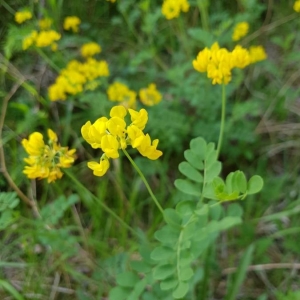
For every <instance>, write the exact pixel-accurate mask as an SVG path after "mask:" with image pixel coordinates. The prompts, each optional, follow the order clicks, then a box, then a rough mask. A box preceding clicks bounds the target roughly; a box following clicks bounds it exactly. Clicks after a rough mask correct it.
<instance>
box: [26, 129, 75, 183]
mask: <svg viewBox="0 0 300 300" xmlns="http://www.w3.org/2000/svg"><path fill="white" fill-rule="evenodd" d="M48 137H49V142H48V144H45V142H44V139H43V136H42V134H41V133H39V132H34V133H32V134H31V135H30V136H29V139H28V140H27V139H23V140H22V145H23V147H24V149H25V151H26V152H27V153H28V154H29V157H27V158H25V159H24V161H25V162H26V163H27V164H28V166H25V168H24V171H23V173H24V174H26V175H27V177H28V178H30V179H35V178H39V179H42V178H48V182H49V183H50V182H53V181H55V180H57V179H60V178H61V177H62V176H63V173H62V172H61V170H60V168H69V167H71V165H72V164H73V163H74V160H75V152H76V150H75V149H71V150H69V149H68V147H61V146H60V145H59V144H58V143H57V141H58V139H57V135H56V133H55V132H54V131H52V130H51V129H48Z"/></svg>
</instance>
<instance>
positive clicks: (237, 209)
mask: <svg viewBox="0 0 300 300" xmlns="http://www.w3.org/2000/svg"><path fill="white" fill-rule="evenodd" d="M242 215H243V209H242V207H241V205H240V204H238V203H232V204H231V205H229V207H228V210H227V216H228V217H241V216H242Z"/></svg>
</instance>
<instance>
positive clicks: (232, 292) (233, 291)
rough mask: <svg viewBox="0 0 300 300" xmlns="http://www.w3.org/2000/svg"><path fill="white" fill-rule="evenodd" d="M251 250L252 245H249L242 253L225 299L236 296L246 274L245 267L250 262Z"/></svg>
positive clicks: (231, 299)
mask: <svg viewBox="0 0 300 300" xmlns="http://www.w3.org/2000/svg"><path fill="white" fill-rule="evenodd" d="M253 251H254V245H250V246H249V247H248V248H247V250H246V252H245V254H244V255H243V258H242V260H241V262H240V264H239V267H238V269H237V272H236V274H235V276H234V280H233V282H232V284H231V286H230V287H229V290H228V293H227V295H226V297H225V300H234V299H236V298H237V294H238V291H239V288H240V286H241V285H242V283H243V281H244V279H245V276H246V274H247V268H248V266H249V265H250V263H251V260H252V254H253Z"/></svg>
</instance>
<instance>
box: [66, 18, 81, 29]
mask: <svg viewBox="0 0 300 300" xmlns="http://www.w3.org/2000/svg"><path fill="white" fill-rule="evenodd" d="M80 23H81V21H80V19H79V18H78V17H76V16H70V17H66V18H65V20H64V29H65V30H72V31H73V32H78V31H79V25H80Z"/></svg>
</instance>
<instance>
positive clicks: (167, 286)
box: [160, 279, 178, 291]
mask: <svg viewBox="0 0 300 300" xmlns="http://www.w3.org/2000/svg"><path fill="white" fill-rule="evenodd" d="M177 285H178V280H177V279H168V280H164V281H162V282H161V283H160V288H161V289H162V290H163V291H167V290H171V289H174V288H175V287H176V286H177Z"/></svg>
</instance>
